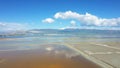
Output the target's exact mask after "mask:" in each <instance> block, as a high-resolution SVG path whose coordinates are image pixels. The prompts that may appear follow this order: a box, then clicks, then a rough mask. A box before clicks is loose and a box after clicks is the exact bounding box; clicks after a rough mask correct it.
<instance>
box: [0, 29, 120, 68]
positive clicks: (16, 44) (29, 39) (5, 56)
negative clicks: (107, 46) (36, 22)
mask: <svg viewBox="0 0 120 68" xmlns="http://www.w3.org/2000/svg"><path fill="white" fill-rule="evenodd" d="M108 34H109V35H108ZM119 34H120V31H97V30H90V31H89V30H74V31H73V30H34V31H28V32H26V33H24V34H12V35H9V34H8V35H4V34H1V36H0V37H1V39H0V68H100V67H99V66H98V65H96V64H95V63H92V62H91V61H88V60H86V59H85V58H84V57H82V56H81V55H80V54H79V53H77V52H76V51H74V50H71V49H70V48H68V47H67V46H65V45H64V44H63V43H66V42H67V43H79V42H91V41H97V42H104V41H118V40H119V39H120V36H119Z"/></svg>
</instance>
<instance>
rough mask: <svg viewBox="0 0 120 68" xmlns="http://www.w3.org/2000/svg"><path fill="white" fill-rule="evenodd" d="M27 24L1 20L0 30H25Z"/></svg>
mask: <svg viewBox="0 0 120 68" xmlns="http://www.w3.org/2000/svg"><path fill="white" fill-rule="evenodd" d="M26 28H27V24H20V23H10V22H9V23H8V22H0V31H6V30H25V29H26Z"/></svg>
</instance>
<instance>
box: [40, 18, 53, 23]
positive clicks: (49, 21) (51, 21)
mask: <svg viewBox="0 0 120 68" xmlns="http://www.w3.org/2000/svg"><path fill="white" fill-rule="evenodd" d="M42 22H44V23H53V22H54V19H52V18H46V19H44V20H42Z"/></svg>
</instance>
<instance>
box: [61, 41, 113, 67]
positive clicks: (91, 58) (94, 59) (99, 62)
mask: <svg viewBox="0 0 120 68" xmlns="http://www.w3.org/2000/svg"><path fill="white" fill-rule="evenodd" d="M63 44H64V45H65V46H67V47H69V48H70V49H72V50H74V51H76V52H78V53H79V54H80V55H82V56H83V57H84V58H86V59H88V60H89V61H91V62H93V63H95V64H97V65H99V66H100V67H101V68H114V67H113V66H111V65H109V64H107V63H105V62H103V61H101V60H99V59H97V58H95V57H92V56H89V55H88V54H85V53H84V52H83V51H81V50H79V49H77V48H75V47H73V46H71V45H69V44H68V43H63Z"/></svg>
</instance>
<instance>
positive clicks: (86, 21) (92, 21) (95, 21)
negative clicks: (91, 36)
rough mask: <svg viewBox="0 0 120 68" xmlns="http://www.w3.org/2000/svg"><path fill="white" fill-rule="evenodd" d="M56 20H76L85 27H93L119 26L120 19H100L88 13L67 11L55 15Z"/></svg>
mask: <svg viewBox="0 0 120 68" xmlns="http://www.w3.org/2000/svg"><path fill="white" fill-rule="evenodd" d="M54 18H55V19H75V20H78V21H79V22H80V23H81V24H83V25H92V26H119V24H120V18H111V19H106V18H99V17H97V16H95V15H92V14H89V13H86V14H79V13H77V12H72V11H66V12H58V13H56V14H55V15H54Z"/></svg>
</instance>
